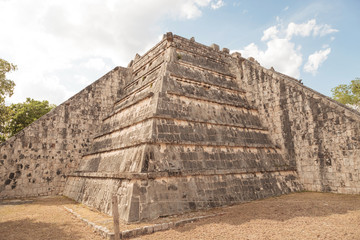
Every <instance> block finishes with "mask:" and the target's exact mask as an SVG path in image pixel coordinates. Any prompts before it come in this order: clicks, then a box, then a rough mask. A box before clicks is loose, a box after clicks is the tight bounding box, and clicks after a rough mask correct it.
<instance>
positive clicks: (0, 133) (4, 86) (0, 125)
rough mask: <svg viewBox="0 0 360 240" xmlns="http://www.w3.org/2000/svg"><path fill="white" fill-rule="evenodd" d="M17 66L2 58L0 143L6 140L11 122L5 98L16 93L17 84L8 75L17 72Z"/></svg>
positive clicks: (0, 71) (0, 76) (0, 67)
mask: <svg viewBox="0 0 360 240" xmlns="http://www.w3.org/2000/svg"><path fill="white" fill-rule="evenodd" d="M15 70H16V65H14V64H12V63H8V62H7V61H5V60H3V59H1V58H0V142H2V141H4V140H5V136H6V135H5V127H6V123H7V122H8V121H9V117H10V109H9V107H8V106H6V105H5V98H6V97H7V96H8V97H11V95H12V94H13V93H14V87H15V83H14V81H11V80H9V79H7V78H6V74H7V73H9V72H11V71H15Z"/></svg>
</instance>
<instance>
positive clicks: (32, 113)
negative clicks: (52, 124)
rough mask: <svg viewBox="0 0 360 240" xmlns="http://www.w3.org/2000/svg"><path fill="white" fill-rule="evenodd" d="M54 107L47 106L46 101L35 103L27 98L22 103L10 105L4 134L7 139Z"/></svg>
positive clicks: (35, 101)
mask: <svg viewBox="0 0 360 240" xmlns="http://www.w3.org/2000/svg"><path fill="white" fill-rule="evenodd" d="M54 107H56V106H55V105H53V104H49V102H48V101H37V100H34V99H31V98H27V99H26V101H25V102H23V103H16V104H11V105H10V120H9V122H8V124H7V125H6V131H5V132H6V133H7V135H8V136H9V137H11V136H13V135H15V134H16V133H18V132H19V131H21V130H22V129H23V128H25V127H27V126H29V125H30V124H31V123H32V122H34V121H35V120H37V119H39V118H40V117H41V116H43V115H44V114H46V113H48V112H49V111H50V110H51V109H53V108H54Z"/></svg>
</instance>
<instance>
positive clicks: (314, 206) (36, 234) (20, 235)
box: [0, 192, 360, 240]
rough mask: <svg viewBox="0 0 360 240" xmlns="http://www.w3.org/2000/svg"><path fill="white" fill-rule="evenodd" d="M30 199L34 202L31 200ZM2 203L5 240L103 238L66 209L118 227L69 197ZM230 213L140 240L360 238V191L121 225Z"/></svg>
mask: <svg viewBox="0 0 360 240" xmlns="http://www.w3.org/2000/svg"><path fill="white" fill-rule="evenodd" d="M27 201H28V202H27ZM31 201H32V202H29V200H25V201H22V202H19V203H16V202H13V201H12V202H9V201H3V202H0V239H13V240H20V239H73V240H75V239H95V240H96V239H102V238H101V237H100V236H99V235H97V234H96V233H93V230H92V229H91V228H90V227H88V226H86V225H85V224H84V223H83V222H82V221H80V220H79V219H77V218H75V217H73V216H72V215H71V214H70V213H68V212H67V211H65V209H64V206H67V207H69V208H71V209H73V210H74V211H76V212H77V213H79V214H80V215H81V216H82V217H84V218H86V219H88V220H90V221H92V222H94V223H96V224H98V225H101V226H105V227H107V228H108V229H112V222H111V217H109V216H107V215H105V214H102V213H99V212H97V211H96V210H93V209H89V208H87V207H85V206H83V205H81V204H77V203H75V202H73V201H71V200H68V199H66V198H64V197H49V198H37V199H33V200H31ZM213 213H225V214H223V215H219V216H216V217H212V218H207V219H202V220H199V221H197V222H194V223H191V224H186V225H184V226H182V227H178V228H175V229H171V230H168V231H164V232H157V233H154V234H151V235H146V236H141V237H139V238H136V239H176V240H179V239H229V240H230V239H256V240H260V239H336V240H338V239H359V240H360V195H341V194H331V193H311V192H305V193H296V194H290V195H286V196H281V197H274V198H269V199H265V200H259V201H253V202H249V203H243V204H239V205H236V206H231V207H224V208H218V209H212V210H210V211H201V212H195V213H189V214H186V215H182V216H176V217H171V218H162V219H158V220H155V221H152V222H148V223H141V224H132V225H127V224H124V223H121V224H120V229H121V230H125V229H131V228H136V227H139V226H144V225H151V224H154V223H159V222H167V221H175V220H178V219H182V218H189V217H194V216H206V215H209V214H213Z"/></svg>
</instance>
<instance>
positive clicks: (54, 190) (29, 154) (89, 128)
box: [0, 68, 128, 199]
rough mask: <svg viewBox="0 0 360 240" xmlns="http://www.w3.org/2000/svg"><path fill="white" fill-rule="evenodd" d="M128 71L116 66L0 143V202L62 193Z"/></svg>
mask: <svg viewBox="0 0 360 240" xmlns="http://www.w3.org/2000/svg"><path fill="white" fill-rule="evenodd" d="M127 71H128V70H127V69H124V68H115V69H114V70H112V71H111V72H109V73H108V74H106V75H105V76H103V77H102V78H100V79H99V80H97V81H96V82H94V83H93V84H91V85H89V86H88V87H86V88H85V89H84V90H82V91H81V92H79V93H78V94H76V95H75V96H73V97H72V98H70V99H69V100H67V101H65V102H64V103H62V104H61V105H60V106H58V107H56V108H55V109H53V110H52V111H51V112H49V113H48V114H46V115H44V116H43V117H41V118H40V119H38V120H37V121H36V122H34V123H32V124H31V125H30V126H29V127H27V128H25V129H23V130H22V131H21V132H20V133H18V134H17V135H15V136H14V137H12V138H10V139H9V140H8V141H6V142H5V143H2V144H1V145H0V199H1V198H14V197H29V196H44V195H54V194H59V193H61V192H62V191H63V189H64V185H65V181H66V177H67V175H68V174H69V173H71V172H73V171H74V170H75V169H77V168H78V167H79V163H80V159H81V156H82V155H83V154H84V153H86V152H88V151H89V147H90V145H91V144H92V141H93V137H94V134H95V133H97V131H98V128H99V126H100V125H101V124H100V123H101V122H102V119H103V118H104V117H105V116H106V115H107V114H108V113H109V112H110V111H111V109H112V106H113V104H114V102H115V100H117V99H118V98H119V96H120V95H121V86H122V85H124V83H125V81H126V78H127V75H128V72H127Z"/></svg>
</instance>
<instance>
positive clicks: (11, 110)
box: [0, 58, 55, 142]
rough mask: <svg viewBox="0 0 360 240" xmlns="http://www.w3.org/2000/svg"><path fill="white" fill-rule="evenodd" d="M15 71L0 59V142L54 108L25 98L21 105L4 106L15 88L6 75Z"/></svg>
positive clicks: (45, 102)
mask: <svg viewBox="0 0 360 240" xmlns="http://www.w3.org/2000/svg"><path fill="white" fill-rule="evenodd" d="M16 69H17V67H16V65H14V64H12V63H8V62H7V61H5V60H3V59H1V58H0V142H2V141H5V140H6V139H7V138H9V137H11V136H13V135H15V134H16V133H18V132H19V131H21V130H22V129H23V128H25V127H27V126H28V125H30V124H31V123H32V122H33V121H35V120H37V119H38V118H40V117H41V116H42V115H44V114H45V113H47V112H49V111H50V110H51V109H53V108H54V107H55V105H51V104H49V102H48V101H36V100H34V99H31V98H27V99H26V101H25V102H23V103H17V104H11V105H10V106H6V105H5V98H6V97H11V95H12V94H13V93H14V87H15V83H14V82H13V81H12V80H9V79H7V78H6V74H7V73H9V72H11V71H15V70H16Z"/></svg>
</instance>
